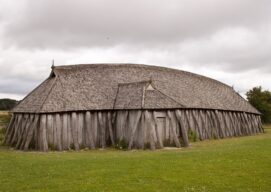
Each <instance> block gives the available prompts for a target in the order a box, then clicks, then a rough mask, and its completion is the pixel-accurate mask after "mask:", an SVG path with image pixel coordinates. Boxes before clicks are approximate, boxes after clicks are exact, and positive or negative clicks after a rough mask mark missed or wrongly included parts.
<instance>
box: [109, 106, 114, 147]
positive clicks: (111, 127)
mask: <svg viewBox="0 0 271 192" xmlns="http://www.w3.org/2000/svg"><path fill="white" fill-rule="evenodd" d="M107 118H108V129H109V136H110V141H111V144H112V145H115V141H114V133H113V126H112V122H113V121H112V115H111V111H109V112H108V113H107Z"/></svg>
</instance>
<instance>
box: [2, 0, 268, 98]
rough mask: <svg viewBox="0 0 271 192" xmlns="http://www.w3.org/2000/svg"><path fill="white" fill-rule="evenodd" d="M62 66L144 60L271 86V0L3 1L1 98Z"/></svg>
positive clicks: (244, 86)
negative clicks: (52, 68)
mask: <svg viewBox="0 0 271 192" xmlns="http://www.w3.org/2000/svg"><path fill="white" fill-rule="evenodd" d="M53 59H54V63H55V65H56V66H57V65H69V64H86V63H140V64H148V65H158V66H165V67H171V68H176V69H180V70H185V71H190V72H193V73H197V74H201V75H205V76H208V77H211V78H214V79H216V80H219V81H221V82H223V83H226V84H228V85H229V86H233V87H234V89H235V90H236V91H237V92H239V93H240V94H241V95H243V96H245V93H246V92H247V91H248V90H249V89H251V88H252V87H255V86H262V87H263V89H268V90H271V75H270V74H271V1H270V0H167V1H165V0H114V1H113V0H111V1H110V0H76V1H75V0H20V1H18V0H17V1H16V0H0V98H7V97H8V98H13V99H18V100H20V99H22V98H23V97H25V96H26V95H27V94H28V93H29V92H30V91H31V90H33V89H34V88H35V87H36V86H37V85H39V84H40V83H41V82H42V81H43V80H44V79H46V78H47V77H48V76H49V74H50V71H51V65H52V60H53Z"/></svg>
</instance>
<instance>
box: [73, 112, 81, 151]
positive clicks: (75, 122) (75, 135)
mask: <svg viewBox="0 0 271 192" xmlns="http://www.w3.org/2000/svg"><path fill="white" fill-rule="evenodd" d="M71 133H72V140H71V143H72V144H73V145H74V149H75V150H79V144H78V119H77V114H76V112H72V114H71Z"/></svg>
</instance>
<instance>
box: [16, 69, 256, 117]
mask: <svg viewBox="0 0 271 192" xmlns="http://www.w3.org/2000/svg"><path fill="white" fill-rule="evenodd" d="M142 108H143V109H163V108H200V109H221V110H230V111H245V112H250V113H257V114H259V112H258V111H257V110H256V109H255V108H254V107H252V106H251V105H250V104H249V103H248V102H247V101H246V100H245V99H243V98H242V97H241V96H240V95H239V94H238V93H236V92H235V91H234V90H233V89H232V88H231V87H229V86H227V85H225V84H223V83H221V82H218V81H216V80H213V79H210V78H207V77H204V76H201V75H196V74H193V73H189V72H185V71H180V70H175V69H169V68H165V67H157V66H148V65H137V64H88V65H68V66H57V67H53V68H52V72H51V74H50V77H49V78H48V79H46V80H45V81H44V82H43V83H42V84H41V85H40V86H38V87H37V88H36V89H34V90H33V91H32V92H31V93H30V94H29V95H28V96H26V97H25V98H24V99H23V100H22V101H21V102H20V103H19V104H18V105H17V106H16V107H15V108H14V110H13V111H14V112H33V113H47V112H48V113H49V112H64V111H81V110H110V109H142Z"/></svg>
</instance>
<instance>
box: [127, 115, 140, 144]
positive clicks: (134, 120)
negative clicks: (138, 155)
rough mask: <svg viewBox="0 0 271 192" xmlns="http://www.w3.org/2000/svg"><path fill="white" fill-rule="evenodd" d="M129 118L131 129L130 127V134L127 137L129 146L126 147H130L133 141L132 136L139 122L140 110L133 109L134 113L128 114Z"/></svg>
mask: <svg viewBox="0 0 271 192" xmlns="http://www.w3.org/2000/svg"><path fill="white" fill-rule="evenodd" d="M129 116H130V118H132V120H131V123H132V129H131V136H130V139H129V146H128V149H131V148H132V145H133V142H134V136H135V132H136V130H137V128H138V124H139V122H140V118H141V111H139V110H137V111H135V113H134V114H132V115H129Z"/></svg>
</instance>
